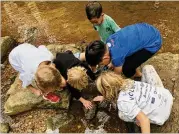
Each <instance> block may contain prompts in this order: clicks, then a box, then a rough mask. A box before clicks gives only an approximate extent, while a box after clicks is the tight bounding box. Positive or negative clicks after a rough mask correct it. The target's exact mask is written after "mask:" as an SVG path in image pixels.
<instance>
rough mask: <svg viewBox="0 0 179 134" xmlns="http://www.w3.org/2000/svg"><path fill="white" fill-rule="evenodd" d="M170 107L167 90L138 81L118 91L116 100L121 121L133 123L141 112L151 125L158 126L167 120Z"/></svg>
mask: <svg viewBox="0 0 179 134" xmlns="http://www.w3.org/2000/svg"><path fill="white" fill-rule="evenodd" d="M172 105H173V97H172V95H171V93H170V92H169V91H168V90H167V89H165V88H163V87H154V86H151V85H150V84H147V83H144V82H138V81H135V82H134V84H133V85H132V86H131V87H130V88H129V89H127V90H125V91H120V93H119V96H118V100H117V106H118V110H119V113H118V114H119V117H120V118H121V119H122V120H124V121H128V122H134V121H135V117H136V116H137V114H138V113H139V112H140V111H142V112H144V113H145V115H146V116H147V117H148V118H149V119H150V122H151V123H153V124H158V125H162V124H163V123H164V122H165V121H166V120H167V119H168V118H169V115H170V112H171V108H172Z"/></svg>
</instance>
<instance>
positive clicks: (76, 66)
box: [53, 52, 96, 109]
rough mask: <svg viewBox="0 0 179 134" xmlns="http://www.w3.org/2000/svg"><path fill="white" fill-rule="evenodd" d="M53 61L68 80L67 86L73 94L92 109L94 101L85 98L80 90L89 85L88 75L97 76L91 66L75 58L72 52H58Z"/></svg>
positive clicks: (92, 77)
mask: <svg viewBox="0 0 179 134" xmlns="http://www.w3.org/2000/svg"><path fill="white" fill-rule="evenodd" d="M53 62H54V64H55V66H56V68H57V69H58V70H59V71H60V73H61V74H62V76H63V77H64V78H65V80H66V81H67V88H68V89H69V90H70V92H71V94H72V96H73V97H75V98H76V99H77V100H79V101H80V102H81V103H82V104H83V105H84V107H85V108H86V109H91V108H92V103H91V102H90V101H88V100H86V99H84V98H83V97H82V95H81V92H80V90H82V89H84V88H86V86H87V85H88V76H89V77H90V78H91V79H92V80H94V79H95V78H96V77H95V75H94V74H93V72H92V71H91V69H90V67H89V66H88V65H87V64H86V63H84V62H81V61H80V60H79V59H77V58H75V56H74V55H73V53H72V52H65V53H57V55H56V58H55V59H54V61H53Z"/></svg>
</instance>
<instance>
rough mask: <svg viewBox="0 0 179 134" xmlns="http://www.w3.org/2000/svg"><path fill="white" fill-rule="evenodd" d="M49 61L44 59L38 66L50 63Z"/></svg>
mask: <svg viewBox="0 0 179 134" xmlns="http://www.w3.org/2000/svg"><path fill="white" fill-rule="evenodd" d="M49 62H50V61H43V62H41V63H40V64H39V66H38V67H41V66H43V65H49Z"/></svg>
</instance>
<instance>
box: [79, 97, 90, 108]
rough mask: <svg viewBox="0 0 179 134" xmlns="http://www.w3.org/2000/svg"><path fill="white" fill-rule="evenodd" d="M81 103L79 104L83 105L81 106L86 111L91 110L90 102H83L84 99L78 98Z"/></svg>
mask: <svg viewBox="0 0 179 134" xmlns="http://www.w3.org/2000/svg"><path fill="white" fill-rule="evenodd" d="M79 100H80V101H81V103H82V104H83V106H84V107H85V108H86V109H91V108H92V107H93V105H92V103H91V101H88V100H85V99H84V98H82V97H81V98H80V99H79Z"/></svg>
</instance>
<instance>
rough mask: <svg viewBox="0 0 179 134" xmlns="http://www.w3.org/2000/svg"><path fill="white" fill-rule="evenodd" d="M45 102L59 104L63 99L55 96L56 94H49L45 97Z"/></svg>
mask: <svg viewBox="0 0 179 134" xmlns="http://www.w3.org/2000/svg"><path fill="white" fill-rule="evenodd" d="M43 99H44V100H48V101H50V102H51V103H58V102H59V101H60V100H61V99H60V97H59V96H57V95H55V94H54V93H48V94H47V95H43Z"/></svg>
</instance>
